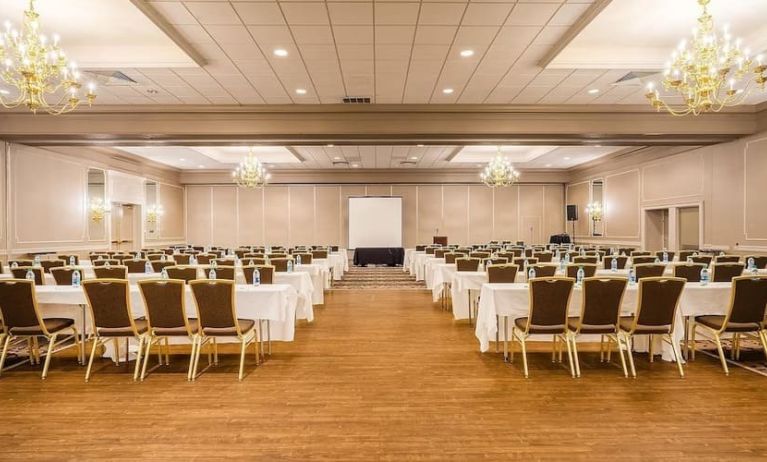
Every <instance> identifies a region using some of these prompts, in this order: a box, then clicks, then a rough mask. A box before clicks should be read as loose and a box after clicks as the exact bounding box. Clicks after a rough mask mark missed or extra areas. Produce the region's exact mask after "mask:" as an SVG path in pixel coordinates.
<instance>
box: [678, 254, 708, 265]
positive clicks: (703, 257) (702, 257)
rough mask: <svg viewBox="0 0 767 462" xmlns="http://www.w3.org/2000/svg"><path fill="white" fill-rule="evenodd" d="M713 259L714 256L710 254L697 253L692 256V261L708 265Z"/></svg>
mask: <svg viewBox="0 0 767 462" xmlns="http://www.w3.org/2000/svg"><path fill="white" fill-rule="evenodd" d="M685 260H686V259H685ZM713 260H714V257H712V256H711V255H697V256H695V257H692V262H693V263H703V264H705V265H710V264H711V262H712V261H713Z"/></svg>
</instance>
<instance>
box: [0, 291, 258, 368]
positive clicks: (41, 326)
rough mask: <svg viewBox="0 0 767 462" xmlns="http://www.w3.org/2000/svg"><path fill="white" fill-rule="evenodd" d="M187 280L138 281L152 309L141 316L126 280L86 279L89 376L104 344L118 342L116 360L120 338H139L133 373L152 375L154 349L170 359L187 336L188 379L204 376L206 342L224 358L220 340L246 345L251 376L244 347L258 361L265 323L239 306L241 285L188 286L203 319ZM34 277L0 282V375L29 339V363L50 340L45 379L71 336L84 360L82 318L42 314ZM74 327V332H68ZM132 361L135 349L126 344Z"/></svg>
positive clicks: (212, 358) (213, 357) (211, 355)
mask: <svg viewBox="0 0 767 462" xmlns="http://www.w3.org/2000/svg"><path fill="white" fill-rule="evenodd" d="M185 284H186V282H185V281H183V280H175V279H163V280H146V281H140V282H139V283H138V286H139V289H140V291H141V295H142V297H143V300H144V306H145V308H146V315H145V316H144V317H140V318H134V316H133V311H132V309H131V303H130V296H129V291H130V286H129V283H128V281H126V280H122V279H99V280H89V281H84V282H83V290H84V292H85V295H86V298H87V300H88V307H89V309H90V312H91V319H92V331H91V333H90V335H89V336H88V337H89V338H88V339H89V340H90V341H91V342H92V347H91V353H90V359H89V360H88V367H87V369H86V372H85V381H86V382H87V381H89V380H90V377H91V372H92V368H93V362H94V358H95V356H96V353H97V351H98V348H99V347H100V346H106V345H107V344H108V343H109V342H113V344H114V348H115V363H118V364H119V362H118V358H119V340H121V339H135V340H136V341H137V342H138V346H139V349H138V354H137V358H136V364H135V368H134V372H133V379H134V380H138V379H139V377H140V379H141V380H144V378H145V376H146V374H147V363H148V362H149V358H150V353H151V352H152V349H153V348H155V349H156V350H157V354H158V358H159V363H160V364H161V365H162V364H163V356H164V363H165V364H166V365H168V364H169V363H170V359H169V358H170V353H169V346H168V345H169V342H168V339H169V338H174V337H175V338H188V339H189V340H190V343H191V346H192V350H191V354H190V361H189V369H188V372H187V379H188V380H195V379H196V378H197V377H198V372H197V371H198V364H199V358H200V354H201V351H202V349H203V347H205V346H206V345H207V346H208V363H209V365H210V364H211V363H212V364H214V365H217V364H218V348H217V344H216V339H217V338H222V337H228V338H236V339H237V340H238V342H239V343H240V364H239V373H238V379H239V380H242V379H243V376H244V365H245V351H246V349H247V348H248V347H249V345H253V346H254V349H255V353H256V364H257V365H258V364H259V338H260V335H259V329H257V328H256V327H257V326H256V321H255V320H252V319H240V318H239V317H238V316H237V307H236V304H235V296H234V290H235V284H234V282H233V281H226V280H195V281H190V282H189V286H190V288H191V290H192V294H193V295H194V298H195V302H196V306H197V317H196V318H188V317H187V314H186V313H187V311H186V306H185V295H184V292H185V289H184V286H185ZM34 290H35V289H34V284H33V283H32V281H28V280H22V279H9V280H2V281H0V315H1V316H2V321H3V323H2V330H0V345H2V353H1V354H0V373H2V368H3V365H4V364H5V359H6V356H7V353H8V350H9V348H10V346H11V345H12V344H13V343H14V342H24V341H26V342H27V344H28V347H29V350H30V362H31V363H32V364H35V363H36V362H37V363H39V359H40V356H41V355H40V351H39V347H38V346H37V345H38V342H37V340H38V339H39V338H44V339H45V340H47V342H48V347H47V353H46V357H45V365H44V367H43V372H42V378H43V379H45V378H46V377H47V375H48V369H49V365H50V361H51V357H52V356H53V353H54V352H56V348H57V347H58V346H60V345H62V344H63V343H64V342H65V341H66V340H67V339H69V338H73V339H74V343H73V345H71V346H73V347H75V348H76V349H77V352H78V356H77V357H78V362H80V357H81V352H82V349H83V348H84V347H85V338H84V337H85V336H84V333H83V332H78V330H77V328H76V327H75V321H74V320H73V319H69V318H43V316H42V314H41V312H40V309H39V307H38V305H37V300H36V298H35V291H34ZM67 333H71V335H69V336H67V337H62V336H63V335H65V334H67ZM125 353H126V363H127V361H128V356H127V355H128V351H127V348H126V352H125Z"/></svg>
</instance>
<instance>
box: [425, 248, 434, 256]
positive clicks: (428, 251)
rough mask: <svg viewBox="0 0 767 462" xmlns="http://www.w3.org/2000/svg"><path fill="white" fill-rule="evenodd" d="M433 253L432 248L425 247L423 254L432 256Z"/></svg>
mask: <svg viewBox="0 0 767 462" xmlns="http://www.w3.org/2000/svg"><path fill="white" fill-rule="evenodd" d="M434 252H435V249H434V247H426V249H424V253H425V254H426V255H434Z"/></svg>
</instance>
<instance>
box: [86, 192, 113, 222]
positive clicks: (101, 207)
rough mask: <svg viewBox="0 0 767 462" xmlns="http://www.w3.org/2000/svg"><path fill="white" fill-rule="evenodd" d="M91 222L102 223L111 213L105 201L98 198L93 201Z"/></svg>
mask: <svg viewBox="0 0 767 462" xmlns="http://www.w3.org/2000/svg"><path fill="white" fill-rule="evenodd" d="M90 209H91V210H90V212H91V213H90V215H91V221H92V222H94V223H101V222H102V221H104V216H106V214H107V213H109V212H111V210H110V209H109V206H108V205H106V204H105V203H104V200H103V199H101V198H100V197H97V198H95V199H93V200H92V201H91V206H90Z"/></svg>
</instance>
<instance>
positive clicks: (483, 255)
mask: <svg viewBox="0 0 767 462" xmlns="http://www.w3.org/2000/svg"><path fill="white" fill-rule="evenodd" d="M469 257H470V258H479V259H480V260H481V259H484V258H490V252H472V253H471V254H469Z"/></svg>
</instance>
